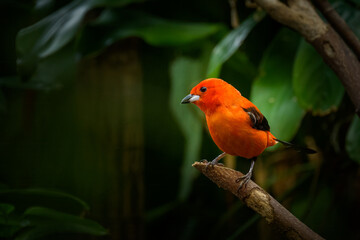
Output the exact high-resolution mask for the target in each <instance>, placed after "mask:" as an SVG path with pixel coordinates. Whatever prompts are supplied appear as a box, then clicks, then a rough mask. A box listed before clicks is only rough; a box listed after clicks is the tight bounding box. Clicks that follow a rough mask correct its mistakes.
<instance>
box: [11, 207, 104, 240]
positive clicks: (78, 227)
mask: <svg viewBox="0 0 360 240" xmlns="http://www.w3.org/2000/svg"><path fill="white" fill-rule="evenodd" d="M24 217H25V220H24V222H25V223H26V224H27V225H28V226H29V227H31V228H30V229H28V230H25V231H24V232H23V233H21V234H20V236H18V237H17V238H16V240H32V239H39V238H41V237H44V236H49V235H52V234H56V233H83V234H91V235H98V236H99V235H105V234H107V233H108V232H107V230H106V229H104V228H103V227H102V226H101V225H100V224H98V223H96V222H94V221H92V220H89V219H84V218H82V217H79V216H74V215H71V214H66V213H62V212H58V211H55V210H52V209H48V208H42V207H32V208H30V209H28V210H26V212H25V213H24Z"/></svg>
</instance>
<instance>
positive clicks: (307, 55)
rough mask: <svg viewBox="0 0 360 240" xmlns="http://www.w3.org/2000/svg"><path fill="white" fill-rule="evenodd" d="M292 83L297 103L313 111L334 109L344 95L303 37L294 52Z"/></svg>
mask: <svg viewBox="0 0 360 240" xmlns="http://www.w3.org/2000/svg"><path fill="white" fill-rule="evenodd" d="M293 87H294V93H295V95H296V97H297V99H298V101H299V104H300V106H301V107H303V108H304V109H305V110H310V111H312V112H313V114H314V115H326V114H328V113H330V112H331V111H333V110H336V109H337V108H338V106H339V104H340V102H341V99H342V97H343V95H344V88H343V86H342V84H341V82H340V81H339V79H338V78H337V76H336V75H335V74H334V72H333V71H332V70H331V69H330V68H329V67H328V66H327V65H326V64H325V63H324V62H323V60H322V58H321V57H320V56H319V54H318V53H317V52H316V51H315V49H314V48H313V47H312V46H311V45H310V44H308V43H307V42H305V40H302V41H301V43H300V45H299V49H298V51H297V54H296V58H295V62H294V70H293Z"/></svg>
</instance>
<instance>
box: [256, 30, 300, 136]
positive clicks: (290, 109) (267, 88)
mask: <svg viewBox="0 0 360 240" xmlns="http://www.w3.org/2000/svg"><path fill="white" fill-rule="evenodd" d="M298 42H299V36H298V35H297V34H296V33H294V32H292V31H290V30H287V29H282V30H281V31H280V32H279V33H278V35H277V36H276V37H275V39H274V40H273V41H272V43H271V44H270V46H269V47H268V49H267V50H266V52H265V53H264V56H263V59H262V61H261V63H260V74H259V76H258V78H257V79H256V80H255V82H254V84H253V87H252V90H251V101H252V102H253V103H254V104H255V105H256V106H257V107H258V108H259V109H260V111H261V112H262V113H263V114H264V116H265V117H266V118H267V120H268V122H269V125H270V127H271V132H272V133H273V134H274V135H275V137H277V138H279V139H281V140H285V141H288V140H291V139H292V138H293V137H294V135H295V134H296V132H297V130H298V128H299V126H300V123H301V120H302V117H303V116H304V111H303V110H302V109H301V108H300V107H299V105H298V103H297V100H296V97H294V93H293V91H292V82H291V79H292V71H291V70H292V62H293V61H292V60H293V59H294V57H295V53H296V48H297V44H298Z"/></svg>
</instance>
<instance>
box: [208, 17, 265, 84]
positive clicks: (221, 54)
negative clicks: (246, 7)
mask: <svg viewBox="0 0 360 240" xmlns="http://www.w3.org/2000/svg"><path fill="white" fill-rule="evenodd" d="M264 16H265V14H264V13H263V12H260V13H259V14H254V15H251V16H250V17H248V18H247V19H246V20H245V21H244V22H243V23H241V25H240V26H239V27H237V28H235V29H234V30H232V31H231V32H230V33H229V34H228V35H227V36H225V37H224V38H223V39H222V40H221V41H220V42H219V43H218V44H217V45H216V46H215V48H214V49H213V51H212V53H211V57H210V62H209V66H208V69H207V77H218V76H219V74H220V70H221V66H222V64H223V63H224V62H226V61H227V60H228V59H229V58H230V57H231V56H232V55H233V54H234V53H235V52H236V51H237V50H238V49H239V47H240V46H241V44H242V43H243V42H244V41H245V39H246V37H247V36H248V35H249V33H250V31H251V30H252V29H253V28H254V27H255V25H256V24H257V23H258V22H260V21H261V20H262V19H263V18H264Z"/></svg>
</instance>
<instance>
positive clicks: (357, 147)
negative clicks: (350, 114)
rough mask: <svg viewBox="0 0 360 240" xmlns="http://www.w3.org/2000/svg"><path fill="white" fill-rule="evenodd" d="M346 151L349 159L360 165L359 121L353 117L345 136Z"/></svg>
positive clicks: (356, 117)
mask: <svg viewBox="0 0 360 240" xmlns="http://www.w3.org/2000/svg"><path fill="white" fill-rule="evenodd" d="M346 151H347V153H348V154H349V157H350V158H351V159H352V160H354V161H355V162H357V163H358V164H360V119H359V117H358V116H354V120H353V121H352V123H351V125H350V128H349V130H348V133H347V135H346Z"/></svg>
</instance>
